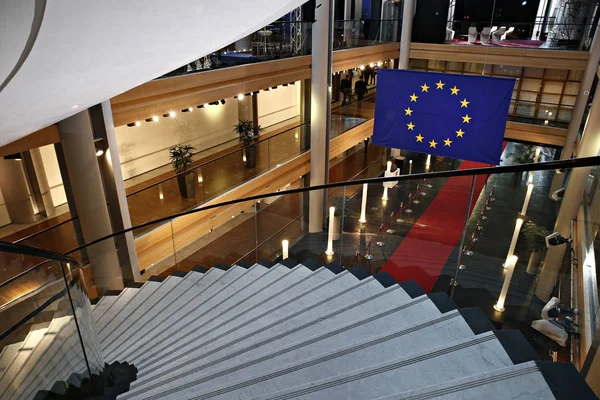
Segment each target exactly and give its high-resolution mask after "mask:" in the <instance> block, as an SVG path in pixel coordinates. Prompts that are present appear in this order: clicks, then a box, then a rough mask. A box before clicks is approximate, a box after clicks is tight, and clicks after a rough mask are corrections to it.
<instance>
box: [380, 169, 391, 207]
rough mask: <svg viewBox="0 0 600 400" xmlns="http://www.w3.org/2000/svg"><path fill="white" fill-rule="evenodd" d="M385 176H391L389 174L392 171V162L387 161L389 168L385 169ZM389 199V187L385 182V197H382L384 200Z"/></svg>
mask: <svg viewBox="0 0 600 400" xmlns="http://www.w3.org/2000/svg"><path fill="white" fill-rule="evenodd" d="M385 172H386V174H385V176H389V174H390V173H391V172H392V162H391V161H388V162H387V168H386V169H385ZM387 199H388V187H387V186H386V184H385V183H384V184H383V197H382V198H381V200H383V201H387Z"/></svg>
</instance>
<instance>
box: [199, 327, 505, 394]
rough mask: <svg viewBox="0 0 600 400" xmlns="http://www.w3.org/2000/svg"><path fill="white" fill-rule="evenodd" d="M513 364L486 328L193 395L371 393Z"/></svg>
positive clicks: (267, 375)
mask: <svg viewBox="0 0 600 400" xmlns="http://www.w3.org/2000/svg"><path fill="white" fill-rule="evenodd" d="M355 361H356V362H357V363H360V360H355ZM510 365H513V362H512V360H511V357H510V356H509V354H508V353H507V351H506V350H505V348H504V346H503V344H502V343H501V341H500V340H499V339H498V338H497V336H496V335H495V333H494V332H487V333H483V334H480V335H477V336H474V337H471V338H468V339H462V340H459V341H457V342H454V343H451V344H446V345H444V346H441V347H437V348H435V349H427V350H425V351H419V352H413V353H412V354H410V355H408V356H401V357H399V358H396V359H394V360H390V361H386V362H383V363H379V364H375V365H370V366H364V367H362V368H360V369H357V370H354V371H351V372H344V373H341V374H337V375H335V376H332V377H327V378H324V379H323V378H322V376H323V375H322V371H321V367H320V366H319V365H316V366H314V367H311V366H310V365H305V366H304V368H302V369H297V365H289V366H286V367H287V368H281V369H277V370H271V371H266V372H264V373H263V374H261V375H260V376H254V377H253V378H252V379H247V380H243V381H238V382H230V383H229V384H228V385H227V386H226V387H223V388H220V389H218V390H213V391H211V392H209V393H204V394H199V393H195V397H194V399H206V398H216V399H231V398H236V399H250V398H260V399H267V398H278V399H296V398H304V399H306V398H310V399H327V400H330V399H372V398H376V397H381V396H384V395H391V394H394V393H399V392H402V391H408V390H415V389H419V388H423V387H427V386H431V385H432V384H437V383H442V382H446V381H450V380H454V379H458V378H461V377H464V376H468V375H473V374H477V373H481V372H486V371H493V370H495V369H498V368H503V367H508V366H510ZM328 373H333V374H335V371H328Z"/></svg>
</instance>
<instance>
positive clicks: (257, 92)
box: [252, 90, 260, 94]
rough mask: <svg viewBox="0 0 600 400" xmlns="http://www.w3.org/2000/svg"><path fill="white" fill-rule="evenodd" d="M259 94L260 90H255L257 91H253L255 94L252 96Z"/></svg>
mask: <svg viewBox="0 0 600 400" xmlns="http://www.w3.org/2000/svg"><path fill="white" fill-rule="evenodd" d="M259 93H260V90H257V91H255V92H252V94H259Z"/></svg>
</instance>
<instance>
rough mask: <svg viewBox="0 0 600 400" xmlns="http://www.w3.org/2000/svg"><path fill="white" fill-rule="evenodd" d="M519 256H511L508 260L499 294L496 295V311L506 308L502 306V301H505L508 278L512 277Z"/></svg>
mask: <svg viewBox="0 0 600 400" xmlns="http://www.w3.org/2000/svg"><path fill="white" fill-rule="evenodd" d="M518 260H519V258H518V257H517V256H512V257H511V258H510V260H509V261H508V271H507V272H506V276H505V277H504V284H503V285H502V290H501V291H500V296H499V297H498V302H497V303H496V304H494V310H496V311H498V312H504V311H505V310H506V309H505V308H504V303H505V301H506V294H507V293H508V288H509V286H510V280H511V279H512V275H513V272H514V271H515V266H516V265H517V261H518Z"/></svg>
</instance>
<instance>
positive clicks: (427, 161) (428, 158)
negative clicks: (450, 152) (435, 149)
mask: <svg viewBox="0 0 600 400" xmlns="http://www.w3.org/2000/svg"><path fill="white" fill-rule="evenodd" d="M430 165H431V154H427V160H425V166H427V167H429V166H430Z"/></svg>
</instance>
